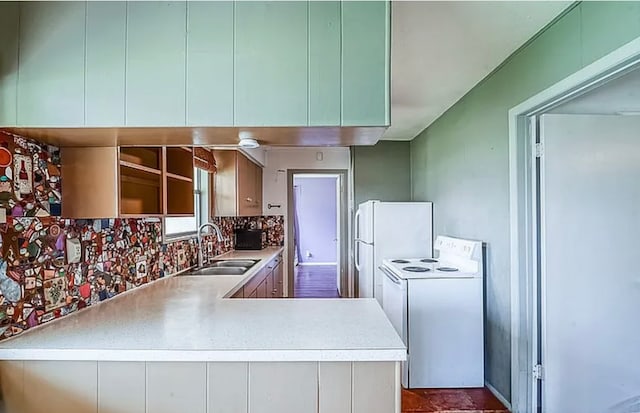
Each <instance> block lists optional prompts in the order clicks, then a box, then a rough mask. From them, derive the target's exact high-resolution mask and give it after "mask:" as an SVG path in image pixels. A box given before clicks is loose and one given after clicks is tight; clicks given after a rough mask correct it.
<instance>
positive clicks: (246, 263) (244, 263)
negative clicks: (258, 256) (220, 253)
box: [208, 260, 257, 268]
mask: <svg viewBox="0 0 640 413" xmlns="http://www.w3.org/2000/svg"><path fill="white" fill-rule="evenodd" d="M256 262H257V261H254V260H224V261H215V262H213V263H212V264H210V265H209V266H208V268H212V267H213V268H215V267H246V268H251V267H253V266H254V265H255V263H256Z"/></svg>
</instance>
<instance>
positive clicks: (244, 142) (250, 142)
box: [238, 138, 260, 149]
mask: <svg viewBox="0 0 640 413" xmlns="http://www.w3.org/2000/svg"><path fill="white" fill-rule="evenodd" d="M238 146H239V147H241V148H244V149H255V148H257V147H259V146H260V143H258V141H257V140H255V139H253V138H240V142H239V143H238Z"/></svg>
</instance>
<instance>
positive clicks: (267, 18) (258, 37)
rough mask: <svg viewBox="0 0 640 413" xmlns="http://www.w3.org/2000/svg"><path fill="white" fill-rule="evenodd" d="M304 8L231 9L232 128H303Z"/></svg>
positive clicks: (261, 5) (269, 4)
mask: <svg viewBox="0 0 640 413" xmlns="http://www.w3.org/2000/svg"><path fill="white" fill-rule="evenodd" d="M307 12H308V3H307V2H303V1H240V2H236V3H235V27H236V29H235V34H236V36H235V45H236V46H235V65H234V68H235V99H234V105H235V111H234V112H235V124H236V125H239V126H264V125H280V126H306V125H307V121H308V119H307V106H308V105H307V104H308V101H307V96H308V70H307V69H308V53H307V52H308V50H307V42H308V36H307V34H308V24H307V20H308V16H307Z"/></svg>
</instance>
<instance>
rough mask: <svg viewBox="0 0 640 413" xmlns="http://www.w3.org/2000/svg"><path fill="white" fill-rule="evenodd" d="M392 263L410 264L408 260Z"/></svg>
mask: <svg viewBox="0 0 640 413" xmlns="http://www.w3.org/2000/svg"><path fill="white" fill-rule="evenodd" d="M391 262H395V263H396V264H409V261H407V260H393V261H391Z"/></svg>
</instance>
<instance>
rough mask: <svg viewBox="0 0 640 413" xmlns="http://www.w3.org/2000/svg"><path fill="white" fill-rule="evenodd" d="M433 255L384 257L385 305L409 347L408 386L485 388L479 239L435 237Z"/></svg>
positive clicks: (404, 379)
mask: <svg viewBox="0 0 640 413" xmlns="http://www.w3.org/2000/svg"><path fill="white" fill-rule="evenodd" d="M434 250H435V251H436V253H437V254H436V255H437V256H436V257H435V258H430V257H423V258H400V259H388V260H384V261H383V263H382V266H380V270H381V271H382V272H383V273H384V274H385V280H384V286H383V294H384V298H383V308H384V311H385V313H386V314H387V317H388V318H389V320H390V321H391V324H393V326H394V327H395V329H396V331H397V332H398V334H399V335H400V337H401V338H402V340H403V341H404V343H405V345H406V346H407V352H408V357H407V361H406V362H405V363H404V364H403V368H402V385H403V386H404V387H406V388H444V387H482V386H484V319H483V313H484V312H483V307H484V287H483V282H484V261H483V259H484V254H483V248H482V242H480V241H473V240H464V239H460V238H452V237H446V236H438V237H437V238H436V242H435V244H434Z"/></svg>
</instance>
